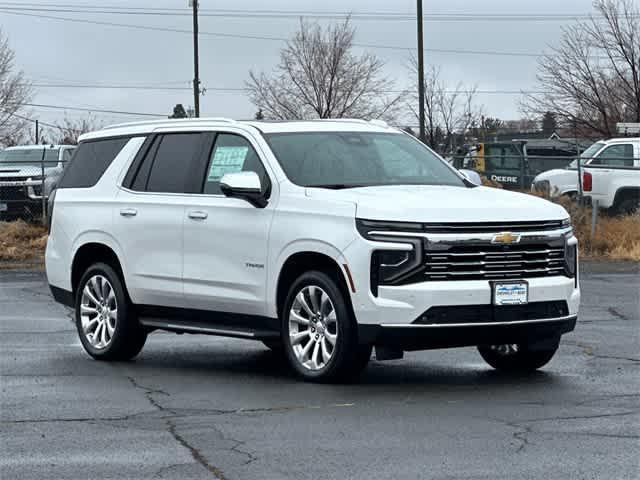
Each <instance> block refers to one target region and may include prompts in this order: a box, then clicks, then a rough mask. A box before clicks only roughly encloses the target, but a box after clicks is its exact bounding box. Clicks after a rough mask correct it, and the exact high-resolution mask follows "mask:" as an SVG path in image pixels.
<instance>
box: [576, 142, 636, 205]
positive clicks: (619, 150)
mask: <svg viewBox="0 0 640 480" xmlns="http://www.w3.org/2000/svg"><path fill="white" fill-rule="evenodd" d="M611 145H612V147H609V148H614V147H615V151H614V153H616V154H619V155H622V156H621V157H620V159H619V160H618V161H615V162H612V161H606V162H605V161H602V162H598V161H597V160H598V159H599V158H601V157H598V158H596V160H594V161H593V162H591V163H589V164H588V165H585V167H584V171H583V174H582V179H583V180H582V186H583V190H584V195H585V197H587V198H588V199H590V200H591V203H592V204H593V203H594V202H596V201H597V202H598V205H599V206H600V207H601V208H606V209H609V210H610V211H611V212H612V213H614V214H618V215H629V214H633V213H638V212H640V138H627V139H624V141H622V139H620V140H617V141H616V142H615V143H613V144H611ZM603 152H604V150H603Z"/></svg>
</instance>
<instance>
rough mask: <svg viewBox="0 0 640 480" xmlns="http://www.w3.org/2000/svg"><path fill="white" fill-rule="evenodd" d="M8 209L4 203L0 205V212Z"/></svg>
mask: <svg viewBox="0 0 640 480" xmlns="http://www.w3.org/2000/svg"><path fill="white" fill-rule="evenodd" d="M8 208H9V207H8V206H7V204H6V203H0V212H6V211H7V210H8Z"/></svg>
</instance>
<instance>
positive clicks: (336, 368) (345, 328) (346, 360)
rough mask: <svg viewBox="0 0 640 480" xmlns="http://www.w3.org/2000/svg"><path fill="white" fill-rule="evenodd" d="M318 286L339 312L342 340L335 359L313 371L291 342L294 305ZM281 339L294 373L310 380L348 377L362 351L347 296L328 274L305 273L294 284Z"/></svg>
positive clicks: (285, 313)
mask: <svg viewBox="0 0 640 480" xmlns="http://www.w3.org/2000/svg"><path fill="white" fill-rule="evenodd" d="M311 285H314V286H317V287H320V288H321V289H322V290H324V291H325V293H326V294H327V295H329V298H330V299H331V302H332V303H333V307H334V309H335V312H336V318H337V319H338V338H337V341H336V345H335V350H334V352H333V355H332V356H331V359H330V360H329V362H328V363H327V365H325V366H324V367H323V368H322V369H320V370H309V369H307V368H305V367H304V366H303V365H301V364H300V362H299V361H298V359H297V357H296V355H295V353H294V352H293V349H292V347H291V343H290V341H289V311H290V310H291V306H292V305H293V302H294V299H295V296H296V295H297V294H298V292H300V291H301V290H302V289H303V288H305V287H308V286H311ZM280 321H281V338H282V344H283V346H284V351H285V355H286V357H287V360H288V361H289V364H290V365H291V366H292V368H293V369H294V371H295V372H296V373H297V374H298V375H299V376H301V377H302V378H304V379H306V380H311V381H317V382H322V381H330V380H335V379H338V378H341V377H342V376H345V375H346V374H347V372H348V371H349V369H350V367H351V366H352V365H351V364H352V362H354V361H355V355H356V353H357V348H358V338H357V325H356V322H355V319H354V318H353V315H352V314H351V311H350V309H349V307H348V305H347V302H346V300H345V298H344V294H343V293H342V291H341V290H340V288H339V287H338V286H337V285H336V282H335V281H334V280H333V279H332V278H331V277H330V276H329V275H327V274H326V273H324V272H320V271H310V272H307V273H304V274H302V275H301V276H300V277H298V279H297V280H296V281H295V282H293V284H292V285H291V287H290V288H289V293H288V294H287V298H286V300H285V302H284V305H283V309H282V312H281V319H280Z"/></svg>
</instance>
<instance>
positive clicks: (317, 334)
mask: <svg viewBox="0 0 640 480" xmlns="http://www.w3.org/2000/svg"><path fill="white" fill-rule="evenodd" d="M314 310H315V312H314ZM318 313H320V315H317V314H318ZM280 316H281V318H280V321H281V338H282V345H283V346H284V351H285V355H286V357H287V360H288V361H289V364H290V365H291V367H292V368H293V370H294V371H295V372H296V374H297V375H299V376H300V377H302V378H303V379H304V380H307V381H311V382H332V381H350V380H353V379H354V378H355V377H357V376H358V375H359V374H360V373H361V372H362V370H363V369H364V368H365V367H366V365H367V363H368V361H369V358H370V356H371V349H372V347H371V345H359V343H358V325H357V323H356V320H355V318H354V316H353V314H352V313H351V308H350V307H349V305H348V303H347V300H346V299H345V296H344V294H343V292H342V290H341V289H340V287H339V286H338V285H337V284H336V282H335V280H333V279H332V278H331V277H330V276H329V275H327V274H326V273H324V272H320V271H310V272H307V273H304V274H302V275H301V276H300V277H298V279H297V280H296V281H295V282H293V284H292V285H291V287H290V288H289V293H288V294H287V298H286V300H285V302H284V306H283V308H282V312H281V315H280Z"/></svg>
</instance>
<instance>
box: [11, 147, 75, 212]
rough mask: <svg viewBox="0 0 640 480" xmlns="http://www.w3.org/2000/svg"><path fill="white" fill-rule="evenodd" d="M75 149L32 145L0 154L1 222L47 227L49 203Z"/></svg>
mask: <svg viewBox="0 0 640 480" xmlns="http://www.w3.org/2000/svg"><path fill="white" fill-rule="evenodd" d="M73 150H74V147H72V146H66V145H65V146H54V145H30V146H23V147H10V148H7V149H5V150H3V151H2V152H0V222H2V221H13V220H24V221H26V222H29V223H46V214H47V199H48V197H49V194H50V193H51V192H52V191H53V190H54V189H55V188H56V186H57V184H58V181H59V180H60V177H61V176H62V173H63V172H64V169H65V167H66V165H67V164H68V162H69V160H70V158H71V155H72V153H73Z"/></svg>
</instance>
